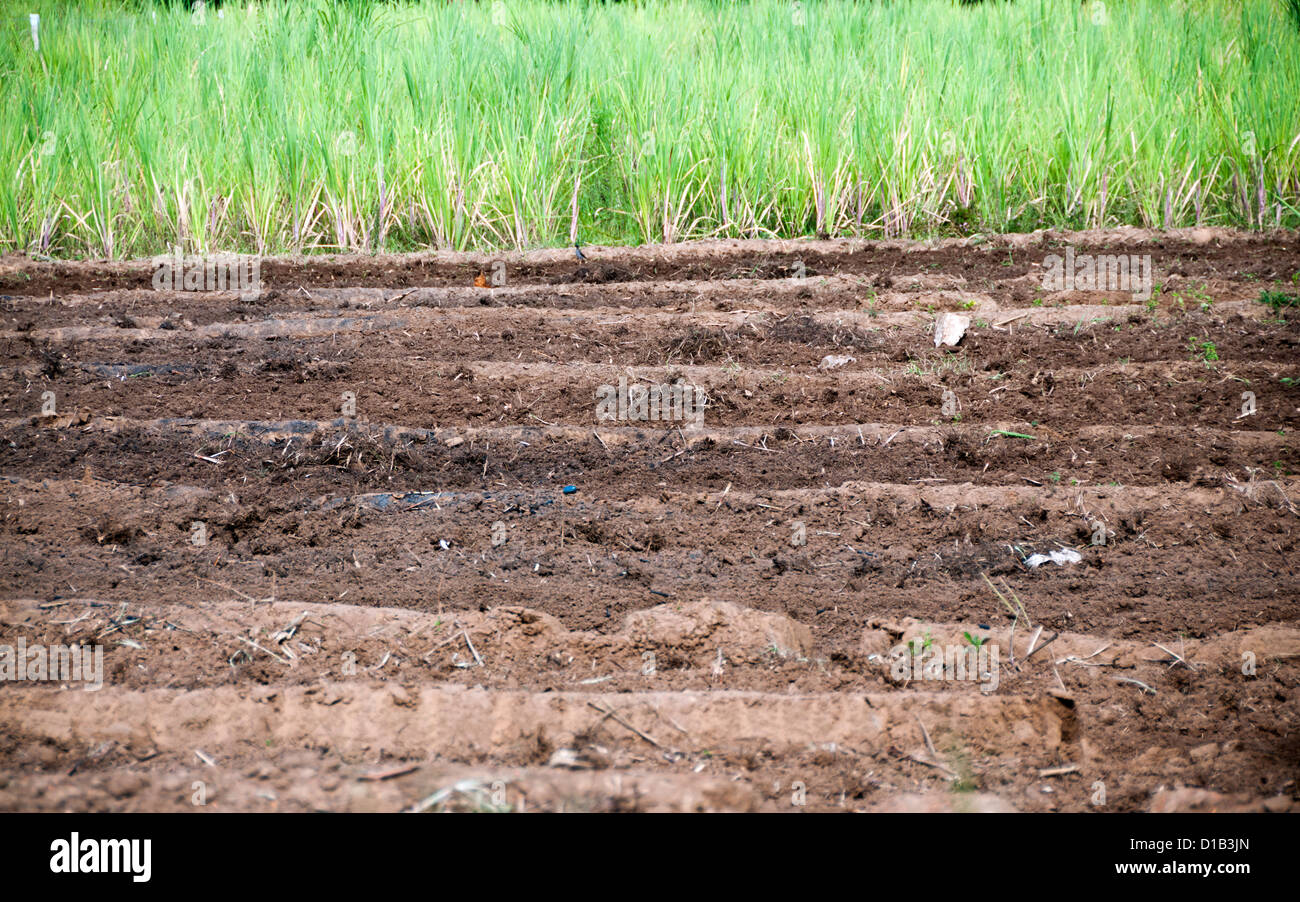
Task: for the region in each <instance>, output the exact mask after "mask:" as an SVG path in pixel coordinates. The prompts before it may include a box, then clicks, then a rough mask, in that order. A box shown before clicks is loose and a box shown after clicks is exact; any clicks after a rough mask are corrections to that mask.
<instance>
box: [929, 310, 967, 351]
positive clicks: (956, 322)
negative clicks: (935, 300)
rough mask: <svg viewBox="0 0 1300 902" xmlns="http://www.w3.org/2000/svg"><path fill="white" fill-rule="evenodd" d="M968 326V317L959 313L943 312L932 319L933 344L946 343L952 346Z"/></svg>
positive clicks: (941, 344) (940, 344) (940, 345)
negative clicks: (935, 318)
mask: <svg viewBox="0 0 1300 902" xmlns="http://www.w3.org/2000/svg"><path fill="white" fill-rule="evenodd" d="M969 328H970V317H969V316H962V315H961V314H960V313H944V314H942V315H940V317H939V318H938V319H937V320H935V321H934V346H935V347H936V348H938V347H942V346H943V345H948V346H949V347H954V346H955V345H956V344H957V343H958V342H959V341H961V340H962V336H964V335H965V334H966V330H967V329H969Z"/></svg>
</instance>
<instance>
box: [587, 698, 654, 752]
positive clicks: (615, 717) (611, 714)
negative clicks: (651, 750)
mask: <svg viewBox="0 0 1300 902" xmlns="http://www.w3.org/2000/svg"><path fill="white" fill-rule="evenodd" d="M587 707H589V708H595V709H596V710H597V711H599V712H600V713H601V714H604V715H605V716H606V717H608V718H610V719H611V720H613V721H614V722H615V723H619V724H622V725H623V726H625V727H627V728H628V729H629V730H631V731H632V732H633V733H635V734H636V735H638V736H640V737H641V738H642V739H644V740H645V741H646V742H648V743H650V744H651V745H653V746H654V747H655V748H657V749H661V748H663V745H662V744H661V743H659V742H658V741H657V740H655V739H654V738H653V737H651V736H648V735H646V734H645V733H643V732H641V731H640V730H638V729H637V728H636V727H634V726H632V725H631V724H630V723H628V722H627V721H626V720H624V719H623V718H621V717H619V716H618V715H617V714H615V713H614V712H613V711H612V710H608V711H607V710H606V709H604V708H602V707H601V706H600V705H598V704H596V703H595V702H587Z"/></svg>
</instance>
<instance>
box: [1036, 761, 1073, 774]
mask: <svg viewBox="0 0 1300 902" xmlns="http://www.w3.org/2000/svg"><path fill="white" fill-rule="evenodd" d="M1078 772H1079V765H1077V764H1067V765H1065V766H1064V767H1049V768H1047V769H1046V770H1040V771H1039V772H1038V776H1040V777H1064V776H1065V775H1066V774H1077V773H1078Z"/></svg>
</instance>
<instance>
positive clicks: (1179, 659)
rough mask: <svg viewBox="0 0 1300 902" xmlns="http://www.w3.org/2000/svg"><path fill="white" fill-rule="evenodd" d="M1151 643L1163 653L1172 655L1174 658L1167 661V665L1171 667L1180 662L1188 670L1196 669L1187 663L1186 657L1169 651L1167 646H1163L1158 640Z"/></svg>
mask: <svg viewBox="0 0 1300 902" xmlns="http://www.w3.org/2000/svg"><path fill="white" fill-rule="evenodd" d="M1151 644H1152V645H1154V646H1155V647H1156V648H1158V649H1160V650H1161V651H1162V652H1164V653H1165V654H1167V655H1172V656H1173V658H1174V660H1172V661H1170V662H1169V666H1170V667H1173V666H1174V665H1176V664H1182V665H1183V666H1184V667H1186V668H1187V669H1188V670H1195V669H1196V668H1195V667H1193V666H1192V665H1191V664H1188V663H1187V659H1186V658H1184V657H1183V656H1182V655H1180V654H1176V653H1175V652H1172V651H1170V650H1169V649H1167V648H1165V647H1164V646H1163V645H1161V644H1160V643H1159V642H1152V643H1151Z"/></svg>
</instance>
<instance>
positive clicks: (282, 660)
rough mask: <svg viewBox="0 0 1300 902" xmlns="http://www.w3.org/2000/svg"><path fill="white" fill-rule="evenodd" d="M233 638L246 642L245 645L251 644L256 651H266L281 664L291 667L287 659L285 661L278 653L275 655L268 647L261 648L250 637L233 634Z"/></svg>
mask: <svg viewBox="0 0 1300 902" xmlns="http://www.w3.org/2000/svg"><path fill="white" fill-rule="evenodd" d="M235 638H236V639H238V640H239V641H240V642H243V643H244V644H246V645H251V646H252V647H253V648H256V649H257V650H258V651H264V652H266V653H267V654H268V655H270V656H271V657H273V658H275V659H276V660H277V661H279V662H280V663H281V664H283V665H284V666H286V667H291V666H292V665H291V664H290V663H289V662H288V661H286V660H285V659H284V658H282V657H280V656H279V655H277V654H276V653H275V652H273V651H271V650H270V649H267V648H263V647H262V646H260V645H258V644H257V643H256V642H254V641H253V640H252V639H246V638H244V637H243V636H235Z"/></svg>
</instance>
